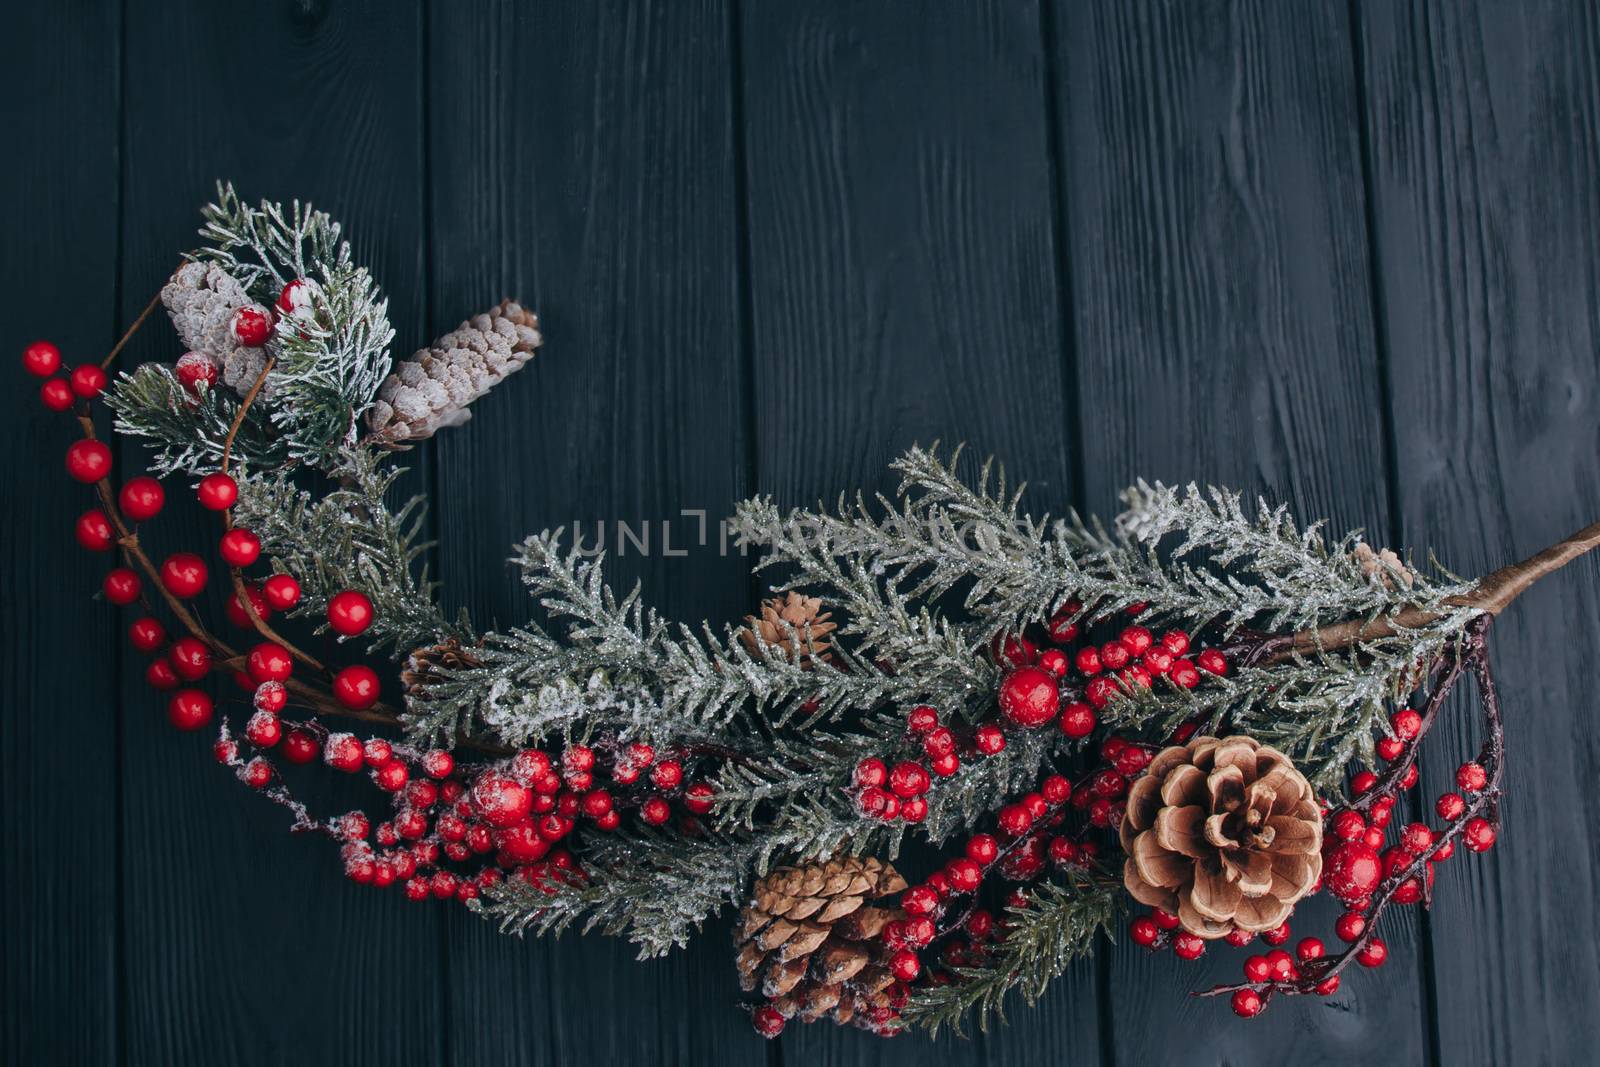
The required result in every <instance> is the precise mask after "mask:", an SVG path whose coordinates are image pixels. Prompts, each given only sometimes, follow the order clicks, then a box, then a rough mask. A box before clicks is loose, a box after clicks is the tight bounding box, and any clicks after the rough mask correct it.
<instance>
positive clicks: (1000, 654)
mask: <svg viewBox="0 0 1600 1067" xmlns="http://www.w3.org/2000/svg"><path fill="white" fill-rule="evenodd" d="M989 652H990V654H991V655H993V656H994V660H995V662H996V663H998V664H999V665H1000V666H1002V667H1026V666H1027V665H1028V664H1030V663H1032V662H1033V661H1034V659H1035V657H1037V656H1038V654H1039V650H1038V648H1037V646H1035V645H1034V643H1033V642H1032V641H1029V640H1028V639H1027V638H1025V637H1018V636H1015V635H1013V636H1010V637H1006V638H1005V639H1004V640H1002V639H1001V638H1000V637H999V636H998V635H997V636H996V637H995V638H994V640H993V641H990V642H989Z"/></svg>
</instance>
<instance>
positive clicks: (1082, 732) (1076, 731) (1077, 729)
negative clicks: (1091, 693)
mask: <svg viewBox="0 0 1600 1067" xmlns="http://www.w3.org/2000/svg"><path fill="white" fill-rule="evenodd" d="M1096 722H1097V719H1096V717H1095V713H1094V709H1093V708H1091V707H1090V706H1089V705H1088V704H1085V703H1084V702H1083V701H1081V700H1075V701H1073V702H1072V703H1071V704H1068V705H1067V707H1066V710H1065V711H1063V712H1062V713H1061V732H1062V733H1064V734H1066V735H1067V736H1068V737H1071V738H1080V737H1088V736H1089V735H1090V734H1091V733H1093V732H1094V728H1095V724H1096Z"/></svg>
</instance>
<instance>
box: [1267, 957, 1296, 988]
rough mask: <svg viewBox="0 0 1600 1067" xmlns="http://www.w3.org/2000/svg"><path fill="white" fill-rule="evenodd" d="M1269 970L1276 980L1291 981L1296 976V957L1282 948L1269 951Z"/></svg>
mask: <svg viewBox="0 0 1600 1067" xmlns="http://www.w3.org/2000/svg"><path fill="white" fill-rule="evenodd" d="M1267 970H1268V971H1269V972H1270V973H1271V976H1272V979H1273V980H1274V981H1277V982H1287V981H1290V980H1291V979H1293V978H1294V976H1295V970H1296V968H1295V965H1294V957H1293V956H1291V955H1289V954H1288V953H1287V952H1285V951H1283V950H1282V949H1279V950H1278V951H1276V952H1269V953H1267Z"/></svg>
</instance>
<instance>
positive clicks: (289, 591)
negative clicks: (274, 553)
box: [261, 574, 300, 611]
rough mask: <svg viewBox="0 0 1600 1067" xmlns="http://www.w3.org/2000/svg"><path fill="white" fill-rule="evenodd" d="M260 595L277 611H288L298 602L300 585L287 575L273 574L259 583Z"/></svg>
mask: <svg viewBox="0 0 1600 1067" xmlns="http://www.w3.org/2000/svg"><path fill="white" fill-rule="evenodd" d="M261 594H262V595H263V596H264V597H266V599H267V603H268V604H269V605H271V606H272V607H273V608H274V609H276V610H278V611H288V610H289V609H290V608H292V607H294V606H295V605H296V604H298V603H299V602H300V583H299V582H297V581H295V580H294V579H293V578H291V577H290V576H289V575H287V574H274V575H273V576H272V577H271V578H268V579H267V580H266V581H265V582H263V583H261Z"/></svg>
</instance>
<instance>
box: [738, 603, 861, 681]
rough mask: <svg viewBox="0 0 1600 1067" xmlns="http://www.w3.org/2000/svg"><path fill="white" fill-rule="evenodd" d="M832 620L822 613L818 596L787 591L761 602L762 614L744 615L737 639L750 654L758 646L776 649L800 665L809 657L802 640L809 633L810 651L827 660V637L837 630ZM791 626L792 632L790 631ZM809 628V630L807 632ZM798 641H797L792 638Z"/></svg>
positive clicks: (756, 649) (828, 615)
mask: <svg viewBox="0 0 1600 1067" xmlns="http://www.w3.org/2000/svg"><path fill="white" fill-rule="evenodd" d="M832 618H833V616H832V615H830V614H829V613H828V612H825V611H823V610H822V600H821V599H820V598H819V597H814V596H806V595H805V594H803V593H796V592H794V591H792V590H791V591H790V592H788V593H785V594H784V595H783V596H775V597H770V598H768V599H766V600H763V601H762V602H761V615H760V617H759V618H758V617H757V616H755V615H746V616H745V628H744V629H743V630H742V631H740V633H739V637H740V639H741V640H743V641H744V644H745V647H746V648H748V649H749V650H750V651H751V652H757V651H759V649H760V646H762V645H765V646H767V647H769V648H776V649H778V650H779V651H781V652H782V653H783V654H784V655H785V656H786V657H788V658H789V659H791V660H795V661H797V662H799V663H801V664H802V665H804V664H806V663H809V662H810V660H811V654H810V653H808V652H807V651H806V647H805V639H806V636H807V634H808V633H809V635H810V638H811V651H812V652H814V653H815V654H816V656H817V658H818V659H827V657H828V649H829V648H830V647H831V645H830V643H829V641H828V635H829V634H831V633H833V631H834V630H836V629H838V627H837V626H836V625H835V624H834V623H833V622H832V621H830V620H831V619H832ZM791 627H793V629H791ZM808 628H809V629H808ZM797 636H798V637H799V638H800V640H799V641H796V640H795V638H796V637H797Z"/></svg>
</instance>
